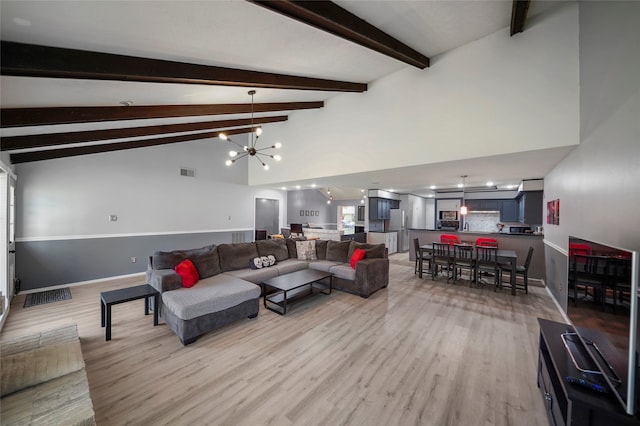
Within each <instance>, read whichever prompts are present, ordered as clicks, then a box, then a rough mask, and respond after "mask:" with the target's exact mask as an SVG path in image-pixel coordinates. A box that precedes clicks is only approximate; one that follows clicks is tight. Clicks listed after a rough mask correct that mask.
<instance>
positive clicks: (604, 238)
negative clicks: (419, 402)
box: [544, 1, 640, 308]
mask: <svg viewBox="0 0 640 426" xmlns="http://www.w3.org/2000/svg"><path fill="white" fill-rule="evenodd" d="M579 7H580V13H579V19H580V145H579V146H578V147H576V148H575V149H574V150H573V151H572V152H571V153H570V154H569V155H568V156H567V157H566V158H564V159H563V160H562V161H561V162H560V163H559V164H558V165H557V166H556V167H555V168H554V169H553V170H552V171H551V172H550V173H549V174H548V175H547V176H546V177H545V185H544V187H545V189H544V202H545V203H546V202H548V201H551V200H556V199H559V200H560V224H559V225H557V226H556V225H550V224H546V223H545V224H544V231H545V241H546V243H547V244H546V245H545V252H546V253H545V257H546V268H547V285H548V286H549V289H550V291H551V292H552V293H553V294H554V296H555V297H556V299H557V300H558V302H559V303H560V305H561V306H563V307H565V308H566V292H567V273H566V265H567V250H568V238H569V236H576V237H579V238H584V239H588V240H592V241H596V242H600V243H604V244H608V245H611V246H615V247H620V248H626V249H630V250H640V226H639V225H638V222H639V221H638V213H639V212H640V126H639V125H638V122H639V120H638V118H639V117H640V89H639V88H640V74H639V73H638V70H640V49H638V46H640V30H639V29H638V28H639V27H638V22H640V3H638V2H617V1H612V2H580V3H579Z"/></svg>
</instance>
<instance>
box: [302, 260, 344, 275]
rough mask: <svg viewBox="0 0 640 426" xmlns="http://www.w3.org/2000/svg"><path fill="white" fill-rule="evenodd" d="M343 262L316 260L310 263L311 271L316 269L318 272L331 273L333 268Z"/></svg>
mask: <svg viewBox="0 0 640 426" xmlns="http://www.w3.org/2000/svg"><path fill="white" fill-rule="evenodd" d="M340 264H341V262H334V261H331V260H316V261H314V262H309V269H315V270H316V271H322V272H331V268H332V267H334V266H336V265H340Z"/></svg>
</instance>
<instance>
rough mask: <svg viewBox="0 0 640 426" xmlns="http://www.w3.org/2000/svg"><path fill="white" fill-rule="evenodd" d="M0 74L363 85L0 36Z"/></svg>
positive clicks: (275, 85) (341, 88) (336, 87)
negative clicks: (30, 42)
mask: <svg viewBox="0 0 640 426" xmlns="http://www.w3.org/2000/svg"><path fill="white" fill-rule="evenodd" d="M0 68H1V72H2V74H3V75H12V76H22V77H47V78H70V79H88V80H118V81H141V82H149V83H177V84H205V85H218V86H241V87H254V88H255V87H265V88H272V89H298V90H322V91H330V92H364V91H366V90H367V85H366V84H364V83H353V82H348V81H336V80H326V79H320V78H311V77H299V76H294V75H285V74H275V73H267V72H259V71H248V70H241V69H234V68H223V67H216V66H211V65H201V64H190V63H185V62H175V61H166V60H160V59H148V58H140V57H136V56H125V55H116V54H112V53H100V52H90V51H86V50H77V49H66V48H60V47H48V46H40V45H35V44H26V43H16V42H10V41H2V45H1V57H0Z"/></svg>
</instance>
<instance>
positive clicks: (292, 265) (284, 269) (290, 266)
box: [274, 259, 309, 275]
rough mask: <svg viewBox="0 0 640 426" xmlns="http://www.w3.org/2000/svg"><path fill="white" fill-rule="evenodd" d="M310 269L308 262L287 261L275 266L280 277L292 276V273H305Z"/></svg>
mask: <svg viewBox="0 0 640 426" xmlns="http://www.w3.org/2000/svg"><path fill="white" fill-rule="evenodd" d="M308 267H309V262H307V261H306V260H298V259H287V260H285V261H283V262H280V263H278V264H276V265H275V266H274V268H276V269H277V271H278V275H284V274H290V273H291V272H296V271H303V270H305V269H307V268H308Z"/></svg>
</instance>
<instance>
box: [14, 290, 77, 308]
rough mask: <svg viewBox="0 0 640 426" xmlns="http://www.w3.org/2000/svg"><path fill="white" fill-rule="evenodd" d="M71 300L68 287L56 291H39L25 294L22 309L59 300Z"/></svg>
mask: <svg viewBox="0 0 640 426" xmlns="http://www.w3.org/2000/svg"><path fill="white" fill-rule="evenodd" d="M69 299H71V290H70V289H69V287H64V288H58V289H56V290H47V291H40V292H38V293H30V294H27V297H26V298H25V299H24V306H23V307H24V308H29V307H31V306H37V305H44V304H46V303H53V302H59V301H61V300H69Z"/></svg>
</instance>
